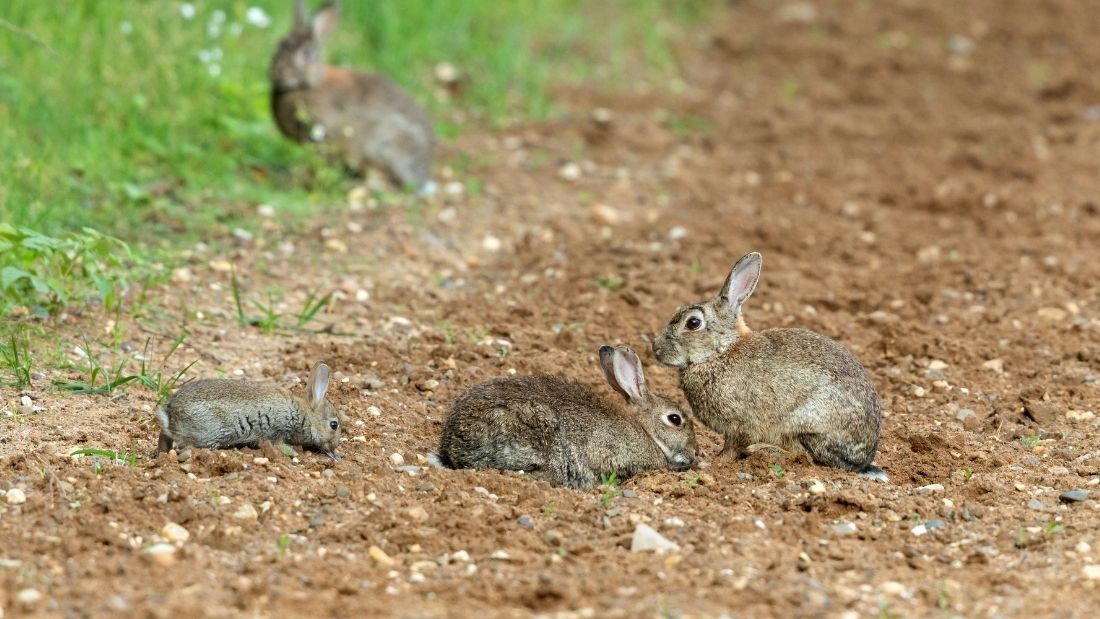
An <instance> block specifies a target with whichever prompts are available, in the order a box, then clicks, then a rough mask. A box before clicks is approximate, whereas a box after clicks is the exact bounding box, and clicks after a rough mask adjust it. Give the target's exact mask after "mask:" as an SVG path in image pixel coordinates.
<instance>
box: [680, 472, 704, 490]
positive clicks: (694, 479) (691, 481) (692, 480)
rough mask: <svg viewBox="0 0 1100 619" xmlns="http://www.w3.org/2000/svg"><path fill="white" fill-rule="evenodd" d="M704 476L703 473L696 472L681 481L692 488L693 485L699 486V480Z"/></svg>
mask: <svg viewBox="0 0 1100 619" xmlns="http://www.w3.org/2000/svg"><path fill="white" fill-rule="evenodd" d="M702 477H703V475H702V474H701V473H696V474H694V475H691V476H689V477H687V478H685V479H682V480H680V483H682V484H684V485H685V486H687V487H689V488H690V487H692V486H697V485H698V484H699V480H700V479H702Z"/></svg>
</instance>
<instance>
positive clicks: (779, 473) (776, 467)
mask: <svg viewBox="0 0 1100 619" xmlns="http://www.w3.org/2000/svg"><path fill="white" fill-rule="evenodd" d="M768 468H769V469H771V470H772V473H774V474H775V476H776V477H777V478H779V479H783V478H784V477H786V476H787V471H786V470H784V469H783V465H782V464H779V463H778V462H772V463H771V464H769V465H768Z"/></svg>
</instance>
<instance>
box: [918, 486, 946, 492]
mask: <svg viewBox="0 0 1100 619" xmlns="http://www.w3.org/2000/svg"><path fill="white" fill-rule="evenodd" d="M933 492H943V484H928V485H927V486H921V487H920V488H917V494H932V493H933Z"/></svg>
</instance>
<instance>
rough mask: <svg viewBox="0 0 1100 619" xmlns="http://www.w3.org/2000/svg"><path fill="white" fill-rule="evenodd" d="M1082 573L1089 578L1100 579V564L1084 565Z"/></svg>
mask: <svg viewBox="0 0 1100 619" xmlns="http://www.w3.org/2000/svg"><path fill="white" fill-rule="evenodd" d="M1081 575H1082V576H1084V577H1085V579H1087V580H1100V565H1098V564H1091V565H1086V566H1084V567H1082V568H1081Z"/></svg>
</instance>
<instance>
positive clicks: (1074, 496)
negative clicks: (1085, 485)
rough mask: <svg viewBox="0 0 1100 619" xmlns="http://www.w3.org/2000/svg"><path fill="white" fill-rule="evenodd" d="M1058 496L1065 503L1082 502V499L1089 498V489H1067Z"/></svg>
mask: <svg viewBox="0 0 1100 619" xmlns="http://www.w3.org/2000/svg"><path fill="white" fill-rule="evenodd" d="M1058 498H1059V499H1061V500H1062V501H1063V502H1064V503H1080V502H1081V501H1084V500H1085V499H1087V498H1089V491H1088V490H1080V489H1077V490H1067V491H1065V492H1063V493H1062V494H1060V495H1058Z"/></svg>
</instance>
